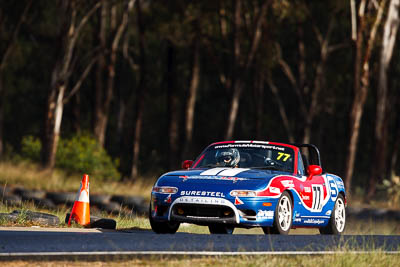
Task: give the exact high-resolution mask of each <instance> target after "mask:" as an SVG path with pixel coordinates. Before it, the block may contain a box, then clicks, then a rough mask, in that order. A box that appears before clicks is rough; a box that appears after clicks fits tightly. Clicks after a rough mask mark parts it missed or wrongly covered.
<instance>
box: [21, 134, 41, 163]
mask: <svg viewBox="0 0 400 267" xmlns="http://www.w3.org/2000/svg"><path fill="white" fill-rule="evenodd" d="M41 149H42V143H41V142H40V140H39V138H36V137H33V136H31V135H28V136H24V137H23V138H22V141H21V154H22V157H24V158H27V159H29V160H32V161H39V160H40V150H41Z"/></svg>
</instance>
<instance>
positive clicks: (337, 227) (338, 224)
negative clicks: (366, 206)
mask: <svg viewBox="0 0 400 267" xmlns="http://www.w3.org/2000/svg"><path fill="white" fill-rule="evenodd" d="M345 226H346V207H345V204H344V197H343V196H342V195H339V196H338V198H337V199H336V202H335V207H334V208H333V211H332V215H331V218H330V219H329V223H328V225H327V226H325V227H321V228H319V232H320V233H321V234H322V235H340V234H342V233H343V231H344V228H345Z"/></svg>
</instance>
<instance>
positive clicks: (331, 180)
mask: <svg viewBox="0 0 400 267" xmlns="http://www.w3.org/2000/svg"><path fill="white" fill-rule="evenodd" d="M328 184H329V188H330V191H331V199H332V201H336V199H337V196H338V193H339V189H338V187H337V185H336V182H335V179H334V178H333V177H332V176H328Z"/></svg>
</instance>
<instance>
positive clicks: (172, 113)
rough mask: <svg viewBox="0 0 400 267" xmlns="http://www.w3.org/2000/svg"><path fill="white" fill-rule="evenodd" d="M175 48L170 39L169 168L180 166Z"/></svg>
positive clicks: (168, 101)
mask: <svg viewBox="0 0 400 267" xmlns="http://www.w3.org/2000/svg"><path fill="white" fill-rule="evenodd" d="M175 65H176V62H175V48H174V46H173V44H172V43H171V42H170V41H168V48H167V86H168V87H167V114H168V115H167V116H168V168H169V169H172V168H175V167H177V166H178V158H177V157H178V137H179V106H178V105H179V98H178V93H177V90H176V70H175Z"/></svg>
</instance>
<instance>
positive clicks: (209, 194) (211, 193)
mask: <svg viewBox="0 0 400 267" xmlns="http://www.w3.org/2000/svg"><path fill="white" fill-rule="evenodd" d="M181 196H202V197H225V195H224V193H222V192H215V191H181Z"/></svg>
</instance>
